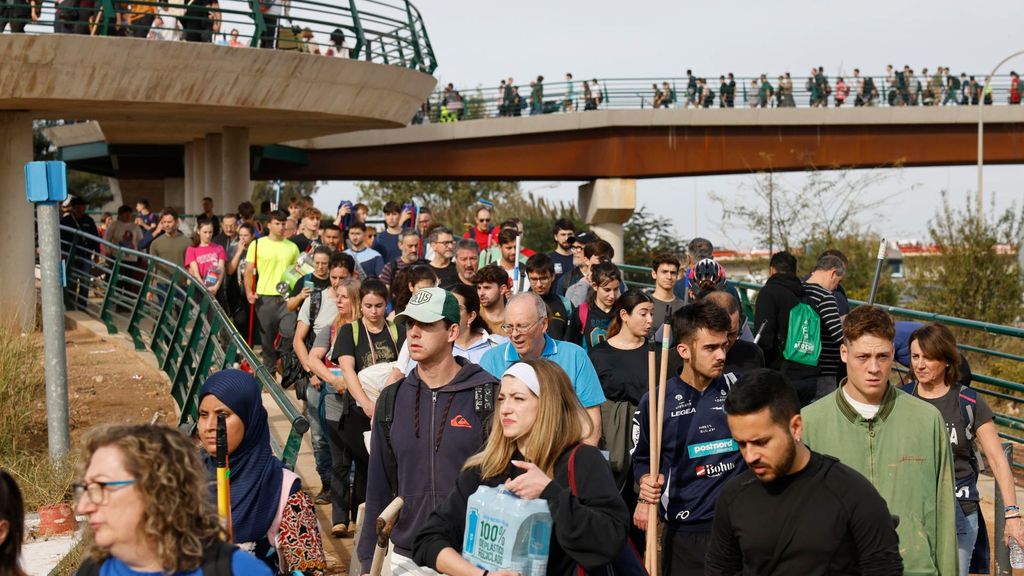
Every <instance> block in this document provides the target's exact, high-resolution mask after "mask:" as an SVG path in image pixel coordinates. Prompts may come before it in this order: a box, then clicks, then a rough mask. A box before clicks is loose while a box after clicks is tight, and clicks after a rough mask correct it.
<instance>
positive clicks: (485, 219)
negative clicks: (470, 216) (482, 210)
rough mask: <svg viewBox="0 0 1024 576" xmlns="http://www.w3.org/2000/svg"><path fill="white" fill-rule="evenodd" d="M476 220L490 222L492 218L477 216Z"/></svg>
mask: <svg viewBox="0 0 1024 576" xmlns="http://www.w3.org/2000/svg"><path fill="white" fill-rule="evenodd" d="M476 221H477V222H490V221H491V219H490V218H477V219H476Z"/></svg>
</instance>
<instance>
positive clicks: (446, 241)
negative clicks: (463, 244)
mask: <svg viewBox="0 0 1024 576" xmlns="http://www.w3.org/2000/svg"><path fill="white" fill-rule="evenodd" d="M434 244H441V245H442V246H451V245H453V244H455V240H434Z"/></svg>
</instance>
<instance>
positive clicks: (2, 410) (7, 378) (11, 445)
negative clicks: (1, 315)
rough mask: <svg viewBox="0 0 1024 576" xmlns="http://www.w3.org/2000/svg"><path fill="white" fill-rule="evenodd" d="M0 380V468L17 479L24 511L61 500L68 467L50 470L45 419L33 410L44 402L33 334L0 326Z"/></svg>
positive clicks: (67, 464)
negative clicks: (46, 447) (22, 495)
mask: <svg viewBox="0 0 1024 576" xmlns="http://www.w3.org/2000/svg"><path fill="white" fill-rule="evenodd" d="M0 375H2V377H0V468H4V469H5V470H7V471H8V472H10V473H11V475H12V476H14V478H15V480H17V482H18V485H19V486H20V487H21V490H22V492H23V493H24V496H25V507H26V509H27V510H35V509H37V508H38V507H39V506H42V505H45V504H53V503H56V502H62V501H65V500H67V497H68V493H69V489H70V486H71V482H72V479H73V477H74V462H73V461H72V459H71V458H69V459H68V460H66V461H65V462H61V463H58V465H56V466H51V465H50V462H49V457H48V455H47V453H46V452H45V446H46V442H45V438H46V415H45V411H43V410H38V409H37V406H39V405H40V401H41V400H42V399H44V398H45V397H46V389H45V388H46V387H45V383H44V377H43V350H42V343H41V339H40V338H39V334H38V333H33V334H24V333H22V332H21V331H20V330H19V329H17V328H16V327H14V326H12V325H11V324H0ZM40 446H42V447H43V448H42V450H40Z"/></svg>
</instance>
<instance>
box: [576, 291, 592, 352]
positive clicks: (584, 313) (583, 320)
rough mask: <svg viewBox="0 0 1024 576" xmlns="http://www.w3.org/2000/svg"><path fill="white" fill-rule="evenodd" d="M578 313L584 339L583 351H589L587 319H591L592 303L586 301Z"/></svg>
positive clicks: (577, 310)
mask: <svg viewBox="0 0 1024 576" xmlns="http://www.w3.org/2000/svg"><path fill="white" fill-rule="evenodd" d="M576 313H577V314H578V315H579V317H580V336H582V337H583V349H584V350H587V349H588V347H587V318H589V317H590V302H587V301H586V300H584V301H583V303H582V304H580V307H579V308H577V309H576Z"/></svg>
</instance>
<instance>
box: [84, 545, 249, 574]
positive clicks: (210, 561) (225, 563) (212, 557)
mask: <svg viewBox="0 0 1024 576" xmlns="http://www.w3.org/2000/svg"><path fill="white" fill-rule="evenodd" d="M235 550H238V546H235V545H234V544H231V543H229V542H224V541H223V540H214V541H213V542H212V543H210V545H209V546H207V547H206V549H205V550H203V565H202V569H203V576H232V574H234V572H232V570H231V556H232V555H233V554H234V553H235ZM103 562H106V560H104V561H103ZM103 562H97V561H95V560H93V559H92V558H86V559H85V560H84V561H83V562H82V565H81V566H79V568H78V572H77V573H76V574H77V575H78V576H99V575H100V568H101V567H102V566H103Z"/></svg>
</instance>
